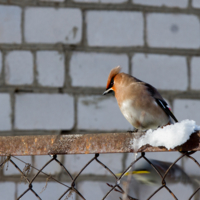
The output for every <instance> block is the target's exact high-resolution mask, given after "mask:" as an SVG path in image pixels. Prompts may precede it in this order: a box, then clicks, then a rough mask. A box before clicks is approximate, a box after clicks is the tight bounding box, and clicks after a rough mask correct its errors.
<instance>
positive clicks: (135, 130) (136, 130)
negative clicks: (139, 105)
mask: <svg viewBox="0 0 200 200" xmlns="http://www.w3.org/2000/svg"><path fill="white" fill-rule="evenodd" d="M127 132H128V133H137V132H138V129H136V128H135V129H134V130H133V131H127Z"/></svg>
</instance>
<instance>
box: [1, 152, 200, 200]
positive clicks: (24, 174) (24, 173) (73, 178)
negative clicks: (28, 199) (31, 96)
mask: <svg viewBox="0 0 200 200" xmlns="http://www.w3.org/2000/svg"><path fill="white" fill-rule="evenodd" d="M195 153H196V151H190V152H189V151H185V152H182V153H181V155H180V156H179V157H178V158H177V159H176V160H175V161H174V162H172V163H171V164H170V165H169V167H168V168H167V169H166V170H165V172H164V173H162V172H161V171H160V169H158V167H156V166H155V164H154V163H152V161H151V159H148V157H147V156H146V155H145V152H141V155H140V156H139V157H138V158H137V159H135V160H134V161H133V162H131V164H130V165H129V166H128V167H126V168H125V169H124V170H123V172H122V173H121V175H120V176H117V175H116V173H114V172H113V171H112V170H111V169H110V167H109V166H107V165H106V164H104V163H103V162H102V161H101V160H100V157H101V154H99V153H95V154H94V156H93V157H92V158H91V159H90V160H89V161H88V162H87V163H86V164H85V165H83V166H81V167H82V168H81V169H80V171H79V172H78V173H77V174H76V175H74V174H72V173H70V170H68V169H67V167H66V166H65V165H64V164H63V163H62V161H60V160H59V159H58V157H57V155H56V154H54V155H51V159H49V160H48V161H47V162H46V163H45V164H44V165H43V166H42V167H41V168H40V169H38V168H36V167H34V166H33V165H31V164H30V163H26V162H24V161H23V160H22V159H20V158H19V157H16V156H11V155H7V156H6V157H5V158H4V160H3V161H2V162H1V164H0V168H1V169H3V168H4V167H5V168H7V163H8V162H10V163H11V164H12V165H13V166H14V167H15V169H17V170H18V171H19V173H20V174H21V178H22V179H23V180H24V181H25V182H26V183H27V188H26V189H25V190H24V191H23V192H22V193H21V194H20V195H19V196H18V197H17V199H21V198H22V197H24V196H26V194H27V193H28V192H32V193H33V194H34V196H35V197H36V198H37V199H42V198H41V196H40V193H38V192H37V191H36V190H35V189H34V186H33V183H34V182H35V181H36V178H38V177H39V175H41V174H42V175H44V176H45V177H46V181H47V183H48V181H49V180H52V181H55V182H57V183H58V184H60V185H62V186H64V187H65V191H64V192H63V193H61V194H60V197H59V198H58V199H68V198H69V197H70V196H71V195H72V194H73V193H76V195H77V196H78V197H79V199H84V200H85V199H86V198H85V197H84V195H83V194H82V193H81V191H79V189H77V184H78V182H79V181H78V179H79V177H81V176H82V173H83V171H84V170H85V169H86V168H88V166H90V165H91V164H92V163H94V162H96V163H98V164H99V165H101V166H102V167H103V168H104V169H105V170H106V171H107V172H108V173H109V174H110V176H112V177H113V179H114V180H115V184H111V183H109V182H108V183H107V187H108V188H109V191H108V192H107V193H105V195H104V197H103V198H100V199H103V200H104V199H107V198H108V197H109V196H110V195H112V194H113V193H114V192H117V193H121V196H120V197H119V199H121V200H136V199H137V198H136V197H134V196H131V195H129V194H128V189H127V188H126V187H122V186H121V185H120V183H121V180H122V178H123V177H124V175H126V173H128V172H129V171H130V170H131V169H132V168H133V167H134V166H135V165H136V163H137V162H139V161H140V160H144V161H146V162H147V163H149V164H150V165H151V167H152V169H153V170H155V172H156V173H157V174H158V175H159V176H160V186H159V187H158V188H157V189H156V190H155V191H154V192H153V193H152V194H149V197H148V198H147V199H148V200H149V199H153V197H154V196H155V195H156V194H157V193H159V192H160V191H161V189H165V190H166V191H167V192H169V194H170V195H171V197H172V198H173V199H178V198H177V196H176V195H175V193H174V192H173V191H172V190H171V189H170V186H169V184H168V182H167V180H166V179H167V178H166V177H167V176H168V174H169V172H170V170H172V169H173V167H174V166H175V164H176V163H177V162H178V161H179V160H181V159H183V158H184V157H187V158H188V159H190V160H192V161H193V162H194V163H195V165H197V166H198V167H199V168H200V163H199V160H196V159H195V158H194V157H193V155H194V154H195ZM82 156H84V155H82ZM15 159H17V160H19V161H20V162H23V163H24V168H23V169H22V168H20V167H19V166H18V165H17V164H16V161H15ZM53 162H56V163H57V164H58V165H60V167H61V168H62V169H63V170H64V171H65V173H66V174H67V175H68V177H69V179H70V184H66V183H63V182H62V181H60V180H59V178H58V177H56V176H53V175H50V174H48V173H46V172H44V169H45V168H46V167H47V166H49V165H50V164H51V163H53ZM118 162H120V161H118ZM31 168H33V169H35V170H37V173H35V175H34V176H33V177H32V178H30V177H29V176H28V174H29V171H30V169H31ZM46 187H47V188H48V184H46V186H45V188H46ZM127 187H128V186H127ZM131 187H132V186H131ZM45 188H43V190H44V189H45ZM199 190H200V187H199V186H198V187H197V189H196V190H195V191H194V192H193V193H192V194H191V195H190V197H189V200H190V199H193V197H194V196H195V195H196V194H197V193H198V192H199ZM94 199H98V197H94Z"/></svg>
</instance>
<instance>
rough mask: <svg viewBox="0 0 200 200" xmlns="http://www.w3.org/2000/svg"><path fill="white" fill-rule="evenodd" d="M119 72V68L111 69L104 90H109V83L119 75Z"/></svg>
mask: <svg viewBox="0 0 200 200" xmlns="http://www.w3.org/2000/svg"><path fill="white" fill-rule="evenodd" d="M120 70H121V67H120V66H117V67H115V68H113V69H112V70H111V71H110V74H109V76H108V81H107V85H106V89H108V88H109V86H110V83H111V82H112V81H113V78H114V77H115V76H116V75H117V74H119V72H120Z"/></svg>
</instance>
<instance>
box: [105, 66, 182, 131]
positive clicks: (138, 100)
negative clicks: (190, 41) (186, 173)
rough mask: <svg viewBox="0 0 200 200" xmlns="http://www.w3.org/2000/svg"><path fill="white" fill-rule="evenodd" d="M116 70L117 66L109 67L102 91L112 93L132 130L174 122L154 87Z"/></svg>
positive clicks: (118, 69)
mask: <svg viewBox="0 0 200 200" xmlns="http://www.w3.org/2000/svg"><path fill="white" fill-rule="evenodd" d="M120 70H121V67H120V66H117V67H115V68H113V69H112V70H111V72H110V74H109V76H108V80H107V86H106V90H105V92H104V93H103V95H106V94H108V93H110V92H114V93H115V98H116V100H117V103H118V105H119V108H120V110H121V112H122V114H123V115H124V117H125V118H126V119H127V121H128V122H129V123H130V124H131V125H132V126H133V127H134V128H135V131H136V132H137V131H138V130H141V131H146V130H148V129H157V128H159V127H163V126H165V125H169V124H173V120H174V121H175V122H178V120H177V119H176V117H175V116H174V114H173V113H172V112H171V109H170V108H169V106H168V104H167V103H166V101H165V100H164V99H163V97H162V96H161V95H160V93H159V92H158V91H157V89H156V88H154V87H153V86H152V85H150V84H148V83H145V82H143V81H141V80H139V79H137V78H135V77H133V76H131V75H129V74H126V73H122V72H120ZM172 119H173V120H172Z"/></svg>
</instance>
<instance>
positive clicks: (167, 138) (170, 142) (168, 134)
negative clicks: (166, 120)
mask: <svg viewBox="0 0 200 200" xmlns="http://www.w3.org/2000/svg"><path fill="white" fill-rule="evenodd" d="M197 130H200V126H197V125H196V122H195V121H193V120H189V119H186V120H183V121H181V122H178V123H175V124H172V125H168V126H165V127H163V128H158V129H156V130H152V129H150V130H148V131H147V132H146V133H145V135H143V136H142V137H140V138H139V139H133V141H132V142H131V143H132V147H133V148H134V147H136V146H137V149H139V148H140V147H142V146H143V145H146V144H149V145H151V146H154V147H158V146H164V147H166V148H167V149H173V148H174V147H176V146H179V145H181V144H183V143H185V142H186V141H187V140H188V139H189V138H190V135H191V134H192V133H193V132H195V131H197Z"/></svg>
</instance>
